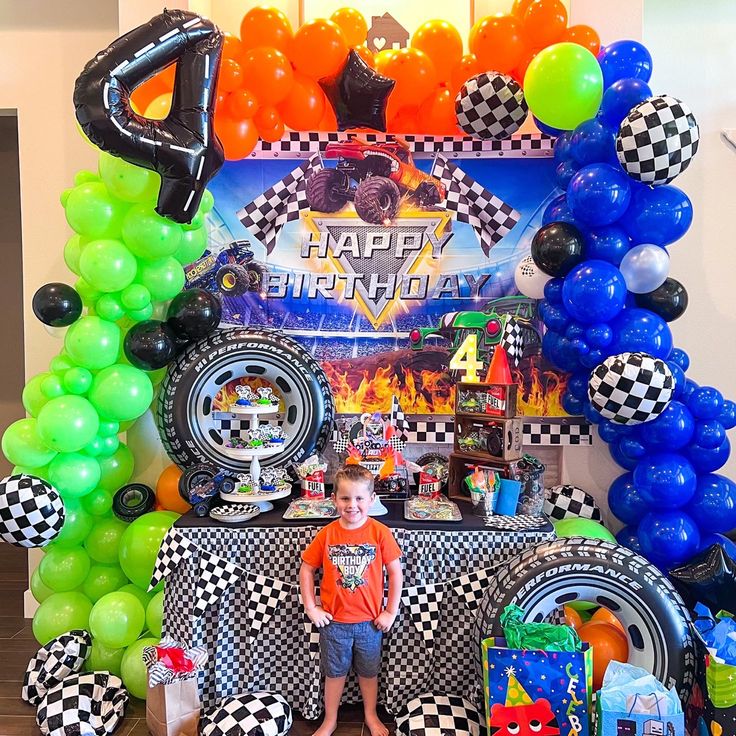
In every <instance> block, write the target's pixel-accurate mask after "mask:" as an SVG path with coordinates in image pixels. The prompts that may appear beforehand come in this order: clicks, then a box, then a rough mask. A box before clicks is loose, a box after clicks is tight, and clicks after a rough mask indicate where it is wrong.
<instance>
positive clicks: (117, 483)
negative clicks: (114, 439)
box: [100, 442, 135, 493]
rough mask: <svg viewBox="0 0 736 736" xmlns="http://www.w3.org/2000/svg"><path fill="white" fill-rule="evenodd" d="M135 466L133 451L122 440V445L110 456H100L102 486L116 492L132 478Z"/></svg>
mask: <svg viewBox="0 0 736 736" xmlns="http://www.w3.org/2000/svg"><path fill="white" fill-rule="evenodd" d="M134 467H135V461H134V459H133V453H132V452H131V451H130V450H129V449H128V446H127V445H126V444H124V443H122V442H121V443H120V447H118V449H117V450H116V451H115V452H114V453H113V454H112V455H110V457H103V458H100V469H101V470H102V475H101V477H100V488H104V490H106V491H110V493H115V491H117V490H118V489H119V488H120V487H121V486H124V485H125V484H126V483H127V482H128V481H129V480H130V479H131V477H132V476H133V468H134Z"/></svg>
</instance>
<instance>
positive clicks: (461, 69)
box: [450, 54, 483, 94]
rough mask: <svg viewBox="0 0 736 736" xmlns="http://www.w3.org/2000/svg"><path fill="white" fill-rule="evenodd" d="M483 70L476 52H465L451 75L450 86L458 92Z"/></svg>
mask: <svg viewBox="0 0 736 736" xmlns="http://www.w3.org/2000/svg"><path fill="white" fill-rule="evenodd" d="M482 71H483V69H481V66H480V64H479V63H478V59H477V58H476V56H475V54H465V56H463V57H462V59H460V61H459V62H458V63H457V64H455V66H454V67H453V69H452V73H451V76H450V88H451V89H452V90H453V92H455V94H457V93H458V92H459V91H460V87H462V86H463V85H464V84H465V82H467V81H468V79H470V77H474V76H475V75H476V74H480V73H481V72H482Z"/></svg>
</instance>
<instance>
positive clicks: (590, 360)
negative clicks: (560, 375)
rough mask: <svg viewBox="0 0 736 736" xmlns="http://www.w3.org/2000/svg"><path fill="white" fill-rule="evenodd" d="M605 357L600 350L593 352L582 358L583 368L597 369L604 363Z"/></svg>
mask: <svg viewBox="0 0 736 736" xmlns="http://www.w3.org/2000/svg"><path fill="white" fill-rule="evenodd" d="M605 357H606V356H605V355H603V353H602V352H601V351H600V350H591V351H590V352H589V353H586V354H585V355H581V356H580V364H581V365H582V366H583V368H588V369H590V368H595V367H596V366H597V365H600V364H601V363H602V362H603V359H604V358H605Z"/></svg>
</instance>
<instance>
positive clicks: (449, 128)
mask: <svg viewBox="0 0 736 736" xmlns="http://www.w3.org/2000/svg"><path fill="white" fill-rule="evenodd" d="M417 122H418V123H419V132H420V133H430V134H431V135H455V133H456V130H457V118H456V116H455V95H454V94H453V93H452V92H451V91H450V90H449V89H448V88H447V87H438V88H437V89H436V90H435V91H434V92H432V93H431V94H430V95H429V97H427V99H426V100H424V102H422V104H421V105H420V106H419V111H418V112H417Z"/></svg>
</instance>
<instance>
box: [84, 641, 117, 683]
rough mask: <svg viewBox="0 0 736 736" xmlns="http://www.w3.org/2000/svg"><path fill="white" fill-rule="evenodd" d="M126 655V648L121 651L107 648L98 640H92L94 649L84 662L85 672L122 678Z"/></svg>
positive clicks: (91, 649)
mask: <svg viewBox="0 0 736 736" xmlns="http://www.w3.org/2000/svg"><path fill="white" fill-rule="evenodd" d="M124 654H125V647H120V649H111V648H110V647H106V646H105V645H104V644H102V642H99V641H97V639H92V647H91V648H90V651H89V655H88V657H87V659H86V660H85V662H84V671H85V672H109V673H110V674H113V675H115V676H117V677H120V673H121V669H120V668H121V665H122V662H123V655H124Z"/></svg>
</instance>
